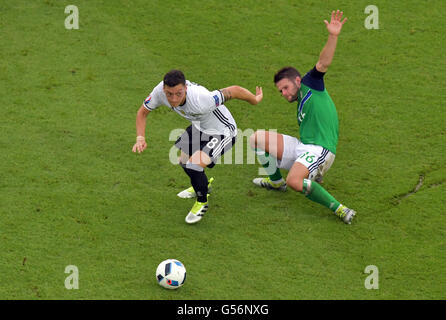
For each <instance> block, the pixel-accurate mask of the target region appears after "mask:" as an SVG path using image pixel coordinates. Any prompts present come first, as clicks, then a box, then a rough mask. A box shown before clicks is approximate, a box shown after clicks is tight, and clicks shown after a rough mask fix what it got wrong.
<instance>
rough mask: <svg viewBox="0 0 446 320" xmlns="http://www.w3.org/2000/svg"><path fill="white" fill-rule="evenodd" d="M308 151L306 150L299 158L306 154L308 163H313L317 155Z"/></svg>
mask: <svg viewBox="0 0 446 320" xmlns="http://www.w3.org/2000/svg"><path fill="white" fill-rule="evenodd" d="M308 153H309V152H308V151H307V152H305V153H304V154H302V155H301V156H300V157H299V158H300V159H302V158H303V157H305V156H306V158H305V161H307V162H308V163H313V161H314V157H315V155H311V156H308Z"/></svg>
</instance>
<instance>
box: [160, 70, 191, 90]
mask: <svg viewBox="0 0 446 320" xmlns="http://www.w3.org/2000/svg"><path fill="white" fill-rule="evenodd" d="M163 81H164V85H165V86H168V87H175V86H176V85H179V84H184V85H185V84H186V78H185V77H184V74H183V72H181V71H180V70H170V71H169V72H168V73H166V75H165V76H164V79H163Z"/></svg>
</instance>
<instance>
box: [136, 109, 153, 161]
mask: <svg viewBox="0 0 446 320" xmlns="http://www.w3.org/2000/svg"><path fill="white" fill-rule="evenodd" d="M149 112H150V111H149V110H147V109H146V108H145V107H144V106H141V108H139V110H138V112H137V113H136V143H135V144H134V145H133V148H132V151H133V152H138V153H141V152H143V151H144V150H145V149H146V148H147V142H146V138H145V133H146V120H147V115H148V114H149Z"/></svg>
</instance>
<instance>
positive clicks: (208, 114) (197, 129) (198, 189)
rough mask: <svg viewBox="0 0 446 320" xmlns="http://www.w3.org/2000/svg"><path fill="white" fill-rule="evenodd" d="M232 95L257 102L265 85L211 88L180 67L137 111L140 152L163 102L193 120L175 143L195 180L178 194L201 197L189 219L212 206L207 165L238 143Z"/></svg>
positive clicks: (195, 218)
mask: <svg viewBox="0 0 446 320" xmlns="http://www.w3.org/2000/svg"><path fill="white" fill-rule="evenodd" d="M231 99H239V100H244V101H247V102H249V103H250V104H253V105H256V104H258V103H259V102H260V101H261V100H262V99H263V92H262V88H261V87H256V94H255V95H254V94H252V93H251V92H250V91H249V90H247V89H245V88H243V87H240V86H230V87H227V88H224V89H220V90H215V91H209V90H207V89H206V88H205V87H203V86H200V85H197V84H195V83H192V82H190V81H188V80H186V78H185V76H184V74H183V72H181V71H180V70H171V71H169V72H168V73H167V74H166V75H165V76H164V79H163V81H161V82H160V83H159V84H158V85H157V86H156V87H155V88H154V89H153V91H152V93H151V94H150V95H149V96H148V97H147V98H146V99H145V101H144V103H143V105H142V106H141V107H140V108H139V110H138V112H137V114H136V143H135V145H134V146H133V149H132V151H133V152H138V153H141V152H142V151H144V150H145V149H146V148H147V143H146V139H145V131H146V119H147V115H148V114H149V113H150V112H151V111H153V110H155V109H156V108H158V107H159V106H161V105H164V106H167V107H169V108H170V109H171V110H173V111H175V112H176V113H178V114H179V115H180V116H182V117H183V118H186V119H187V120H189V121H191V122H192V124H191V125H190V126H189V127H188V128H187V129H186V130H185V132H184V133H183V134H182V135H181V136H180V137H179V138H178V140H177V141H176V143H175V146H176V147H177V148H178V149H180V150H181V155H180V158H179V164H180V166H181V167H182V168H183V170H184V172H185V173H186V174H187V175H188V176H189V178H190V181H191V184H192V187H191V188H189V189H186V190H184V191H182V192H180V193H178V196H179V197H182V198H191V197H195V196H196V197H197V200H196V202H195V204H194V206H193V207H192V209H191V210H190V212H189V214H188V215H187V216H186V222H187V223H191V224H192V223H196V222H198V221H200V220H201V218H202V217H203V215H204V214H205V213H206V211H207V210H208V191H209V181H208V178H207V176H206V174H205V172H204V169H205V168H206V167H208V168H212V167H213V166H214V165H215V163H216V161H217V159H218V158H219V157H220V156H221V155H222V154H223V153H225V152H226V151H227V150H229V149H230V148H231V147H232V146H233V145H234V143H235V140H236V137H237V125H236V123H235V121H234V118H233V117H232V115H231V113H230V112H229V110H228V109H227V108H226V106H225V105H224V103H225V102H227V101H229V100H231ZM211 182H212V181H211Z"/></svg>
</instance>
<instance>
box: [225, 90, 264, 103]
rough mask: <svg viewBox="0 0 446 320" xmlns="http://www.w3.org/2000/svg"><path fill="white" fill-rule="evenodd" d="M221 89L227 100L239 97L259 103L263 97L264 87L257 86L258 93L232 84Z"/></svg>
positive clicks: (239, 98)
mask: <svg viewBox="0 0 446 320" xmlns="http://www.w3.org/2000/svg"><path fill="white" fill-rule="evenodd" d="M220 91H221V93H222V94H223V96H224V98H225V102H226V101H229V100H231V99H238V100H243V101H246V102H249V103H250V104H258V103H259V102H260V101H262V99H263V91H262V87H256V94H253V93H251V91H249V90H248V89H245V88H243V87H240V86H230V87H227V88H224V89H220Z"/></svg>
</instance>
